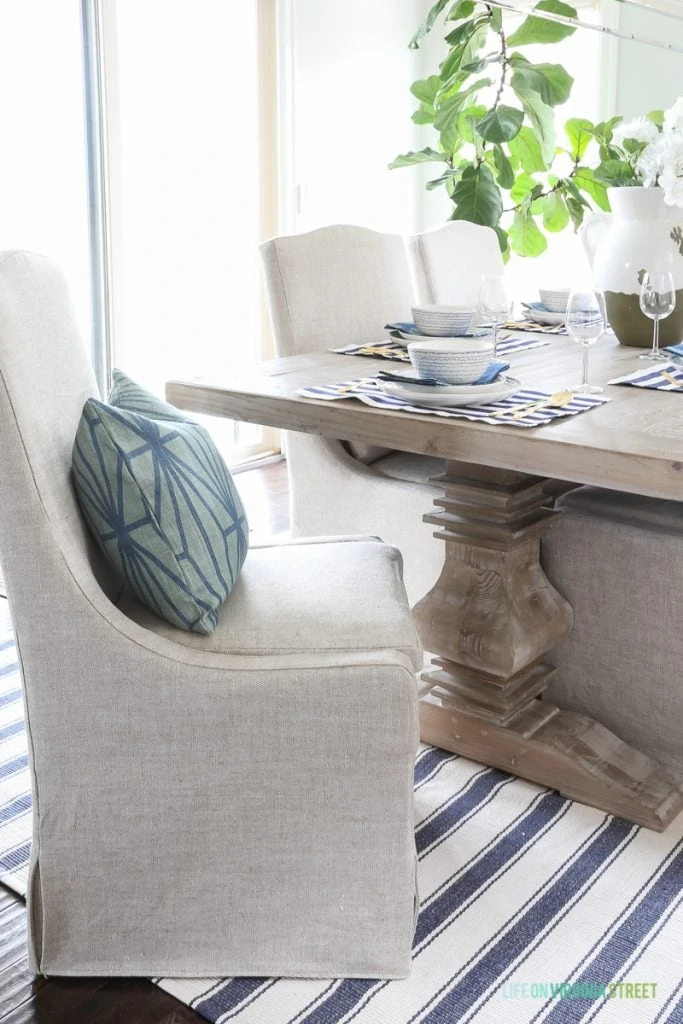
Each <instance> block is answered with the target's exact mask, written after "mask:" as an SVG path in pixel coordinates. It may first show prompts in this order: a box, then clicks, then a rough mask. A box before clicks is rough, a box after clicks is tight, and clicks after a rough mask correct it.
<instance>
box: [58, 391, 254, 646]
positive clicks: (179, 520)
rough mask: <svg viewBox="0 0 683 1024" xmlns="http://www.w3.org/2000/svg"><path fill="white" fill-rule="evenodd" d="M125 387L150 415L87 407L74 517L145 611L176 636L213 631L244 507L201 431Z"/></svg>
mask: <svg viewBox="0 0 683 1024" xmlns="http://www.w3.org/2000/svg"><path fill="white" fill-rule="evenodd" d="M125 381H127V382H128V383H129V384H130V385H133V390H132V391H130V392H129V395H128V399H126V398H125V397H122V396H121V395H119V396H118V398H119V400H121V401H128V400H130V402H131V404H132V405H133V406H135V407H138V408H139V407H141V406H142V405H143V404H144V405H145V407H146V409H147V411H148V415H142V414H141V413H140V412H136V411H130V410H128V409H122V408H116V407H115V406H113V405H107V404H105V403H104V402H100V401H97V400H96V399H89V400H88V401H87V402H86V403H85V406H84V408H83V413H82V415H81V420H80V423H79V425H78V430H77V432H76V439H75V441H74V446H73V453H72V479H73V483H74V488H75V491H76V496H77V498H78V502H79V505H80V508H81V511H82V513H83V515H84V517H85V520H86V522H87V524H88V527H89V529H90V531H91V533H92V534H93V536H94V537H95V540H96V541H97V543H98V544H99V546H100V548H101V550H102V552H103V554H104V556H105V557H106V559H107V561H108V562H109V563H110V565H111V566H112V567H113V568H114V569H115V571H116V572H118V574H119V576H121V577H122V579H123V580H125V582H126V583H128V585H129V586H130V587H131V589H132V590H133V591H134V592H135V594H136V595H137V597H138V598H139V599H140V601H142V602H143V604H146V605H147V606H148V607H149V608H151V609H152V611H154V612H156V613H157V615H159V616H161V617H162V618H164V619H166V620H167V621H168V622H171V623H173V624H174V625H176V626H179V627H180V628H181V629H186V630H193V631H195V632H197V633H211V632H212V630H213V629H215V627H216V623H217V621H218V612H219V610H220V607H221V605H222V604H223V602H224V601H225V599H226V597H227V596H228V594H229V593H230V591H231V590H232V588H233V587H234V585H235V581H236V580H237V576H238V574H239V571H240V569H241V568H242V564H243V562H244V559H245V557H246V554H247V549H248V546H249V527H248V524H247V519H246V515H245V513H244V509H243V507H242V502H241V500H240V497H239V494H238V492H237V489H236V487H235V484H234V483H233V480H232V477H231V476H230V472H229V470H228V468H227V466H226V465H225V462H224V461H223V459H222V457H221V455H220V454H219V452H218V450H217V448H216V446H215V444H214V442H213V441H212V440H211V437H210V436H209V434H208V432H207V431H206V430H205V429H204V427H202V426H200V425H199V424H198V423H194V422H193V421H192V420H190V419H188V418H187V417H185V416H183V414H182V413H179V412H178V410H176V409H174V408H173V406H171V405H168V404H167V403H166V402H162V401H161V400H160V399H157V398H156V397H155V396H154V395H151V394H150V393H149V392H146V391H144V389H142V388H139V387H138V386H137V385H135V384H134V383H133V382H132V381H130V380H129V378H125ZM118 383H119V385H120V384H121V383H122V379H121V375H119V380H118ZM115 397H116V396H115ZM149 413H151V414H152V415H149Z"/></svg>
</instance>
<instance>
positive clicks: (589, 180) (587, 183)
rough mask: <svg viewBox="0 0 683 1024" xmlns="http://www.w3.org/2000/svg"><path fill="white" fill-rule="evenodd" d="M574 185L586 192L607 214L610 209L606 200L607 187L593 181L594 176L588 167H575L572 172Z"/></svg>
mask: <svg viewBox="0 0 683 1024" xmlns="http://www.w3.org/2000/svg"><path fill="white" fill-rule="evenodd" d="M574 183H575V184H576V185H577V186H578V188H579V189H582V190H583V191H584V192H587V193H588V195H589V196H590V197H591V199H592V200H593V201H594V202H595V203H596V205H597V206H599V207H600V209H601V210H605V211H606V212H607V213H609V211H610V210H611V207H610V204H609V199H608V198H607V187H606V186H605V185H603V184H602V182H600V181H596V180H595V174H594V173H593V170H592V169H591V168H590V167H577V168H576V171H575V172H574Z"/></svg>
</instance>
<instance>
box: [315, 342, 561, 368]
mask: <svg viewBox="0 0 683 1024" xmlns="http://www.w3.org/2000/svg"><path fill="white" fill-rule="evenodd" d="M434 340H435V341H438V340H439V339H438V338H435V339H434ZM548 344H550V343H549V342H548V341H546V340H545V339H544V338H505V339H504V340H503V341H499V342H498V345H497V346H496V354H497V355H499V356H509V355H511V354H512V353H513V352H522V351H524V350H526V349H530V348H540V347H541V346H542V345H548ZM331 351H332V352H338V353H339V354H340V355H343V356H371V357H373V358H375V359H395V360H397V361H398V362H401V363H409V362H410V357H409V355H408V351H407V349H406V347H405V342H404V343H403V344H401V342H399V341H394V340H392V339H387V341H383V342H382V341H378V342H377V344H376V345H344V346H343V347H342V348H333V349H331Z"/></svg>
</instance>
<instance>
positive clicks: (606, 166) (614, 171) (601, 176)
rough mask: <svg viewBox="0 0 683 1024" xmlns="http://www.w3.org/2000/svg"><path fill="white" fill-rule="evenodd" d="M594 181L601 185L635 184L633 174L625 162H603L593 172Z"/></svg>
mask: <svg viewBox="0 0 683 1024" xmlns="http://www.w3.org/2000/svg"><path fill="white" fill-rule="evenodd" d="M593 174H594V176H595V179H596V181H599V182H602V184H603V185H628V184H629V183H631V184H634V185H635V184H637V182H636V180H635V172H634V170H633V168H632V167H631V165H630V164H629V163H627V161H626V160H604V161H603V162H602V163H601V164H598V166H597V167H596V168H595V170H594V172H593Z"/></svg>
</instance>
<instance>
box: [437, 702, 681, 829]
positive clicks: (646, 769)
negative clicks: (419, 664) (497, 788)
mask: <svg viewBox="0 0 683 1024" xmlns="http://www.w3.org/2000/svg"><path fill="white" fill-rule="evenodd" d="M420 738H421V739H422V740H423V742H425V743H431V744H433V745H434V746H437V747H442V748H443V749H444V750H450V751H452V752H453V753H456V754H462V755H463V756H464V757H469V758H471V759H472V760H473V761H480V762H482V763H483V764H488V765H491V766H492V767H494V768H500V769H502V770H503V771H507V772H510V773H511V774H512V775H519V776H520V777H521V778H523V779H529V780H530V781H531V782H536V783H538V784H539V785H542V786H548V787H549V788H550V789H556V790H558V791H559V792H560V793H562V795H563V796H566V797H569V798H570V799H572V800H577V801H579V803H585V804H589V805H590V806H591V807H597V808H599V809H600V810H603V811H606V812H608V813H609V814H615V815H618V816H619V817H621V818H626V820H627V821H633V822H635V823H636V824H637V825H642V826H643V827H645V828H649V829H653V830H654V831H655V832H663V831H664V829H665V828H666V827H667V825H669V824H670V822H671V821H673V819H674V818H675V817H676V815H677V814H678V813H679V811H681V810H682V809H683V778H681V777H678V776H677V775H676V773H674V771H672V770H671V769H669V768H667V767H665V766H664V765H661V764H659V763H658V762H656V761H653V760H652V758H650V757H648V756H647V755H646V754H641V753H640V752H639V751H637V750H634V748H633V747H629V746H628V744H626V743H624V742H623V741H622V740H620V739H619V738H618V737H617V736H615V735H614V733H611V732H610V731H609V730H608V729H606V728H605V727H604V726H602V725H600V723H599V722H596V721H594V720H593V719H592V718H588V717H587V716H586V715H580V714H576V713H575V712H573V711H562V710H561V709H560V708H558V707H555V705H553V704H551V703H550V702H548V701H542V700H536V701H532V702H531V704H529V705H528V706H527V707H526V708H525V709H524V710H523V711H522V712H521V713H520V715H519V716H518V717H517V718H515V719H514V720H513V721H512V722H510V723H509V724H508V725H504V726H503V725H497V724H496V723H492V722H487V721H485V720H483V719H481V718H476V717H474V716H473V715H467V714H463V713H462V711H460V710H458V709H455V708H453V707H449V706H448V700H447V699H444V698H443V697H439V696H437V695H436V694H434V693H428V694H426V695H425V696H423V697H422V699H421V700H420Z"/></svg>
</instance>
